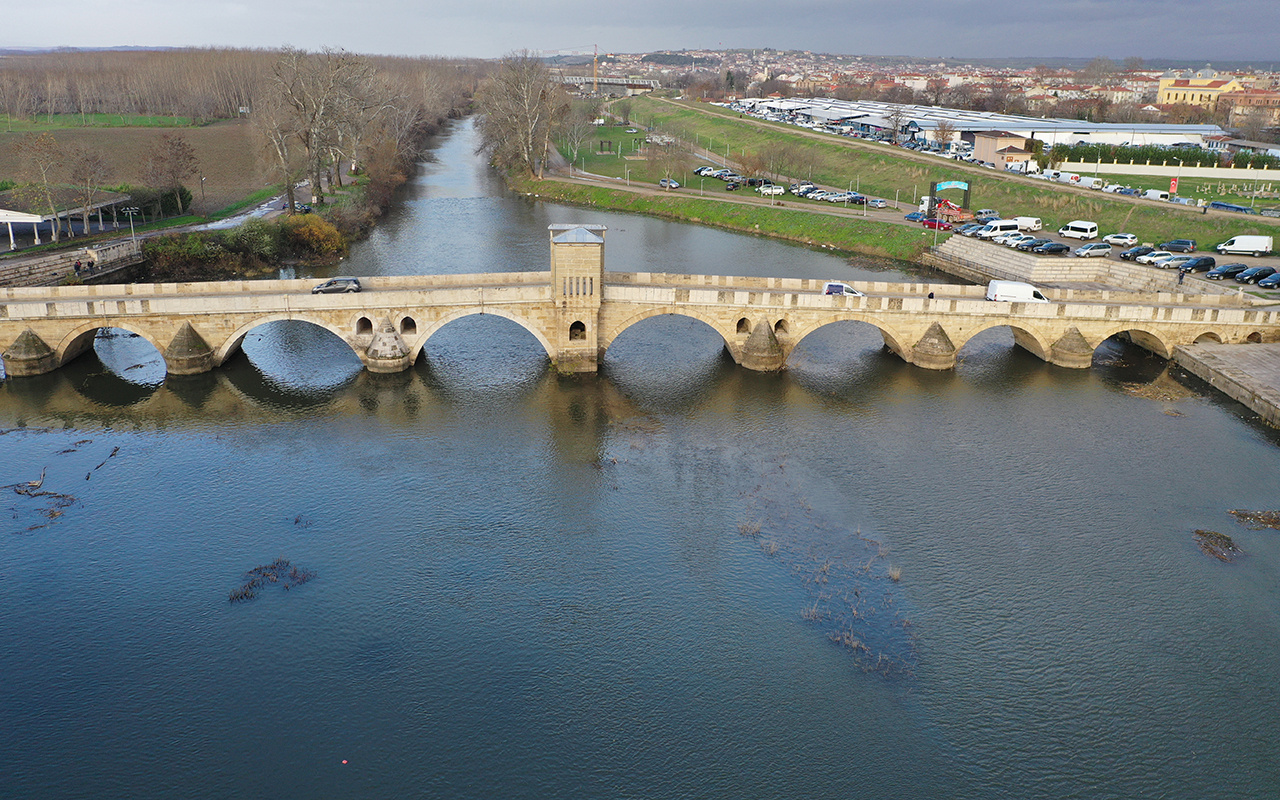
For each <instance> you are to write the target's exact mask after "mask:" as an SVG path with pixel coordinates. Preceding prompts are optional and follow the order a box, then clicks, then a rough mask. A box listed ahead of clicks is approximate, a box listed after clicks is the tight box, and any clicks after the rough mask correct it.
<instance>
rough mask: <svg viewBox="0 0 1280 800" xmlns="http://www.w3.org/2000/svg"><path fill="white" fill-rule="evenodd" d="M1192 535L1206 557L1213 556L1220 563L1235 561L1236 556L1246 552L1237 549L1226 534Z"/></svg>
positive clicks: (1199, 532)
mask: <svg viewBox="0 0 1280 800" xmlns="http://www.w3.org/2000/svg"><path fill="white" fill-rule="evenodd" d="M1192 535H1193V536H1195V539H1196V543H1197V544H1199V545H1200V549H1201V550H1203V551H1204V553H1205V555H1210V556H1213V557H1214V558H1216V559H1218V560H1220V561H1234V560H1235V557H1236V556H1238V555H1241V554H1242V553H1243V552H1244V551H1243V550H1241V549H1240V548H1239V547H1236V543H1235V542H1234V541H1232V540H1231V537H1230V536H1228V535H1226V534H1225V533H1218V532H1217V531H1196V532H1195V533H1194V534H1192Z"/></svg>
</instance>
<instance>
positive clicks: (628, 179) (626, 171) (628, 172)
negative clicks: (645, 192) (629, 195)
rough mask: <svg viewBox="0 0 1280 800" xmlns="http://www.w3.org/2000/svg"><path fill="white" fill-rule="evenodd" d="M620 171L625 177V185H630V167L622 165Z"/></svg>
mask: <svg viewBox="0 0 1280 800" xmlns="http://www.w3.org/2000/svg"><path fill="white" fill-rule="evenodd" d="M622 171H623V173H624V175H625V176H626V179H627V186H630V185H631V167H623V168H622Z"/></svg>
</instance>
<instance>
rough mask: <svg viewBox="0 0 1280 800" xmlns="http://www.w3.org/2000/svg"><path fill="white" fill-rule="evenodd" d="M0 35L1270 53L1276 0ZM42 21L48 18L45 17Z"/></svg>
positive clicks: (232, 8) (208, 41)
mask: <svg viewBox="0 0 1280 800" xmlns="http://www.w3.org/2000/svg"><path fill="white" fill-rule="evenodd" d="M9 5H11V6H14V7H10V8H9V9H8V10H6V11H5V13H4V19H5V21H6V25H5V30H4V31H3V32H0V46H11V47H12V46H63V45H65V46H80V47H98V46H112V45H140V46H203V45H214V46H238V47H276V46H279V45H281V44H285V43H288V44H292V45H295V46H298V47H307V48H315V47H319V46H322V45H331V46H337V47H345V48H346V49H348V50H353V51H357V52H363V53H396V54H408V55H448V56H478V57H494V56H499V55H502V54H503V53H506V52H509V51H512V50H517V49H531V50H567V49H574V50H589V49H590V48H591V46H592V45H593V44H595V45H599V47H600V50H601V52H638V51H645V50H652V49H682V48H688V49H696V48H721V47H723V48H753V47H775V48H783V49H803V50H813V51H818V52H828V53H850V54H869V55H877V54H880V55H918V56H959V57H973V58H982V57H1007V56H1021V57H1045V58H1048V57H1058V56H1071V57H1079V58H1092V57H1094V56H1107V57H1109V58H1112V59H1115V60H1117V61H1118V60H1121V59H1123V58H1125V57H1127V56H1141V57H1143V58H1177V59H1188V60H1206V61H1214V60H1219V61H1222V60H1233V61H1240V60H1244V61H1254V62H1257V63H1259V64H1260V65H1261V64H1266V63H1270V62H1272V61H1276V62H1280V38H1278V37H1277V36H1276V35H1275V32H1276V31H1280V3H1277V2H1275V0H1233V2H1227V1H1226V0H1201V1H1200V2H1195V1H1194V0H1063V2H1055V3H1053V4H1051V5H1037V4H1031V3H1027V2H1026V0H953V2H951V3H948V4H946V5H945V6H939V5H936V4H935V5H931V4H916V3H894V2H891V0H851V1H850V0H846V1H845V2H837V1H836V0H797V1H795V2H788V3H785V4H783V3H778V2H777V0H769V2H764V0H741V2H733V3H728V2H710V3H708V2H703V3H691V2H687V1H685V2H677V1H676V0H656V1H655V2H649V3H635V4H625V5H624V4H601V3H599V2H598V1H596V0H546V2H539V3H528V2H517V1H516V0H480V2H470V3H469V2H464V1H463V2H460V1H458V0H454V1H453V2H441V0H426V2H421V0H419V2H410V1H409V0H387V1H386V2H376V0H375V2H373V3H356V2H351V0H315V2H308V3H307V4H306V5H305V7H299V6H298V5H296V4H290V3H279V2H277V3H271V2H246V1H245V0H214V2H204V3H200V4H174V3H171V2H165V3H161V2H157V0H140V1H139V2H134V3H131V4H128V5H122V6H117V7H115V8H114V9H113V10H111V11H110V12H109V13H107V12H105V11H104V8H103V6H102V5H101V4H100V3H96V2H89V0H53V2H46V3H42V4H38V5H31V4H17V3H13V4H9ZM50 20H57V24H56V25H50V24H49V21H50Z"/></svg>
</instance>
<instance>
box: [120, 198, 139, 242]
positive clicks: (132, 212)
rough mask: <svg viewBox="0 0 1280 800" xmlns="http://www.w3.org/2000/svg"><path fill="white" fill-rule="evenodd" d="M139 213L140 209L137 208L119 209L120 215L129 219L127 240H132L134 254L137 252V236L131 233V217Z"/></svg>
mask: <svg viewBox="0 0 1280 800" xmlns="http://www.w3.org/2000/svg"><path fill="white" fill-rule="evenodd" d="M139 211H141V209H139V208H138V207H137V206H130V207H129V208H122V209H120V213H121V214H124V215H125V216H126V217H128V218H129V238H131V239H132V240H133V250H134V252H135V253H136V252H137V251H138V235H137V234H136V233H134V232H133V216H134V215H135V214H137V213H138V212H139Z"/></svg>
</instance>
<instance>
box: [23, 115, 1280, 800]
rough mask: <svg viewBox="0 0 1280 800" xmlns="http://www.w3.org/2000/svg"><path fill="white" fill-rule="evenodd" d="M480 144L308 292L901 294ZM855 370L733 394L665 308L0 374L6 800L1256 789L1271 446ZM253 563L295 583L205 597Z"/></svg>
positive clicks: (946, 377) (778, 379)
mask: <svg viewBox="0 0 1280 800" xmlns="http://www.w3.org/2000/svg"><path fill="white" fill-rule="evenodd" d="M474 143H475V137H474V131H473V130H472V128H471V126H470V125H469V124H465V123H464V124H461V125H459V126H457V127H456V128H455V129H454V130H453V131H452V132H451V133H449V134H448V135H447V136H445V137H443V139H442V141H441V142H440V143H439V146H438V147H437V148H436V149H435V151H434V158H433V160H431V161H429V162H428V163H426V164H424V166H423V169H422V171H421V173H420V174H419V175H418V176H417V177H416V178H415V179H414V181H413V182H412V184H411V185H410V186H409V187H407V189H406V191H405V196H404V198H403V199H404V203H403V205H402V206H401V207H400V208H399V209H398V210H397V211H396V212H394V213H393V214H392V215H391V216H390V217H389V219H388V220H387V221H386V223H385V224H383V225H382V226H380V227H379V228H378V230H377V231H376V232H375V234H374V235H373V237H372V238H371V239H370V240H369V241H368V242H367V243H364V244H362V245H360V246H359V247H358V248H357V249H356V251H355V252H354V253H353V254H352V256H351V257H350V259H349V261H348V263H347V264H346V265H345V266H343V267H342V268H341V271H349V272H354V273H356V274H411V273H417V272H473V271H476V272H478V271H492V270H500V269H511V270H525V269H541V268H545V266H546V259H547V239H546V236H547V234H546V225H547V224H549V223H552V222H602V223H604V224H606V225H608V226H609V233H608V240H607V241H608V243H607V250H606V262H607V264H608V266H609V268H611V269H617V270H643V269H658V268H661V269H665V270H670V271H693V272H711V273H730V274H750V275H769V274H787V275H796V276H801V277H832V278H838V279H858V278H865V277H872V276H878V277H883V276H886V275H887V276H888V277H889V278H890V279H899V278H902V277H904V276H903V275H902V274H901V273H899V272H895V271H893V268H892V267H885V266H878V265H874V264H864V265H850V264H848V263H846V262H845V261H844V260H842V259H839V258H836V257H834V256H831V255H829V254H825V253H821V252H815V251H813V250H807V249H803V248H796V247H790V246H786V245H781V244H777V243H774V242H770V241H767V240H763V239H757V238H754V237H747V236H737V235H731V234H727V233H722V232H717V231H710V230H705V229H701V228H696V227H691V226H683V225H677V224H673V223H664V222H657V221H653V220H647V219H643V218H639V217H634V216H627V215H619V214H612V213H602V212H596V211H592V210H584V209H572V208H566V207H562V206H556V205H550V204H545V203H539V202H535V201H529V200H525V199H519V198H513V197H510V196H508V195H507V194H506V193H504V191H503V190H502V188H501V185H500V184H499V183H498V182H497V181H496V180H495V179H494V178H493V176H492V175H490V174H489V173H488V171H487V170H486V169H485V168H484V165H483V163H482V160H481V159H480V158H478V157H477V156H475V154H474ZM886 270H888V272H886ZM931 277H932V276H931ZM880 345H881V342H880V338H879V335H878V334H877V333H876V332H875V331H874V330H872V329H871V328H870V327H869V326H865V325H858V324H853V323H849V324H847V325H843V324H842V325H834V326H830V327H829V328H825V329H823V330H821V331H819V332H818V333H816V334H814V335H813V336H812V337H810V338H809V339H807V340H806V341H805V342H803V343H802V344H801V346H800V348H799V349H798V350H797V352H796V354H795V356H794V357H793V361H792V363H791V369H790V370H789V371H788V372H786V373H784V374H780V375H761V374H755V373H750V372H747V371H744V370H741V369H739V368H737V367H736V366H735V365H734V364H733V363H732V361H731V360H729V359H728V358H727V356H725V354H724V353H723V350H722V348H721V343H720V342H719V341H718V340H717V338H716V336H715V334H714V333H712V332H711V331H710V330H709V329H707V328H705V327H702V326H701V324H700V323H696V322H692V321H689V320H685V319H682V318H676V317H661V318H655V319H652V320H648V321H647V322H645V323H643V324H641V325H638V326H636V327H634V328H632V329H630V330H629V331H628V332H627V333H626V334H624V335H623V336H622V337H620V338H619V340H618V341H617V342H616V343H615V345H614V346H613V347H612V348H611V349H610V351H609V353H608V355H607V357H606V360H605V366H604V369H603V371H602V373H601V374H600V375H599V376H598V377H589V378H577V379H560V378H557V377H555V376H554V375H553V374H551V373H550V371H549V370H548V368H547V363H546V359H545V356H544V355H543V354H542V353H541V351H540V348H539V347H538V345H537V343H536V342H535V341H534V340H533V338H532V337H531V336H530V335H529V334H527V333H526V332H525V331H524V330H523V329H521V328H519V326H517V325H515V324H514V323H511V322H509V321H507V320H503V319H499V318H493V317H483V318H479V317H477V318H469V319H464V320H459V321H458V322H455V323H452V324H451V325H449V326H447V327H446V328H444V329H442V330H441V331H440V332H439V334H437V336H435V337H433V338H432V340H431V342H429V343H428V346H427V348H426V353H425V357H424V358H422V359H420V361H419V364H418V365H417V366H416V367H415V368H414V369H413V370H411V371H409V372H407V373H405V374H402V375H393V376H374V375H369V374H366V373H364V372H362V371H361V370H360V365H359V362H358V361H357V360H356V359H355V357H354V356H353V355H352V354H351V353H350V351H349V349H348V348H347V347H346V345H345V344H343V343H341V342H339V341H338V340H337V339H336V338H334V337H332V336H331V335H330V334H328V333H326V332H324V331H321V330H319V329H316V328H312V327H309V326H306V325H304V324H287V323H273V324H270V325H267V326H264V327H262V328H260V329H259V330H257V331H255V332H254V333H253V334H251V335H250V336H249V337H248V338H247V339H246V341H245V345H244V354H243V355H241V356H239V357H237V358H235V359H234V360H232V361H231V362H229V363H228V364H227V365H226V366H224V367H223V368H221V369H219V370H215V371H214V372H213V373H210V374H208V375H204V376H196V377H193V378H182V379H179V378H173V379H168V380H165V378H164V375H163V369H162V367H161V365H160V362H159V357H158V355H157V354H156V353H155V352H154V351H153V350H151V349H150V347H149V346H148V345H145V344H144V343H143V342H142V340H141V339H138V338H135V337H131V336H129V335H128V334H127V333H124V332H119V331H113V332H111V334H110V335H109V336H104V337H103V338H100V339H99V340H98V342H97V344H96V347H95V352H94V353H90V354H87V355H86V357H84V358H82V359H80V360H78V361H77V362H75V363H73V364H72V365H69V366H68V367H66V368H64V369H62V370H59V371H57V372H55V373H53V374H51V375H48V376H43V377H40V378H26V379H10V380H6V381H5V382H4V383H3V384H0V484H12V483H15V482H26V481H32V480H36V479H37V478H39V476H40V475H41V471H42V470H46V472H45V474H44V482H43V484H41V488H40V489H39V490H34V494H35V496H28V495H22V494H17V493H15V492H13V490H12V489H6V490H4V494H3V504H4V506H3V507H4V524H5V529H4V530H3V531H2V532H0V676H2V677H0V753H3V756H2V758H3V764H2V766H0V796H4V797H15V798H19V797H22V798H28V797H30V798H35V797H39V798H102V797H130V798H172V797H189V798H226V797H233V796H241V797H259V796H264V795H266V794H268V793H271V794H277V795H286V796H296V797H341V798H385V797H392V796H404V797H448V798H470V797H475V798H492V797H513V798H545V797H602V798H620V797H636V798H640V797H643V798H687V797H753V798H793V797H903V798H917V797H919V798H938V797H948V798H974V799H975V800H977V799H978V798H992V797H1009V798H1061V797H1089V798H1133V797H1195V798H1270V797H1275V796H1277V795H1280V744H1278V742H1277V731H1280V688H1278V687H1280V588H1278V587H1280V574H1278V573H1280V532H1277V531H1270V530H1265V531H1252V530H1248V529H1246V528H1244V527H1242V526H1240V525H1239V524H1237V523H1236V522H1235V521H1234V519H1233V518H1232V517H1231V516H1230V515H1229V514H1228V513H1227V511H1228V509H1235V508H1245V509H1273V508H1275V507H1276V505H1277V498H1280V448H1278V447H1277V445H1280V436H1277V434H1276V433H1275V432H1274V431H1271V430H1269V429H1267V428H1265V427H1263V426H1262V425H1260V424H1259V423H1258V422H1257V421H1256V420H1255V419H1254V418H1252V417H1251V415H1250V414H1249V413H1248V412H1247V411H1246V410H1245V409H1243V408H1242V407H1240V406H1238V405H1236V404H1234V403H1232V402H1230V401H1227V400H1225V399H1223V398H1222V397H1220V396H1218V395H1214V394H1211V393H1209V392H1207V391H1204V392H1202V391H1199V390H1198V389H1195V387H1193V391H1190V392H1183V393H1182V394H1185V396H1182V397H1181V398H1180V399H1172V398H1174V397H1177V396H1178V394H1179V388H1180V384H1178V383H1177V382H1175V381H1173V380H1172V379H1171V378H1170V376H1169V375H1168V374H1167V370H1166V365H1165V364H1164V362H1162V361H1160V360H1159V359H1156V358H1154V357H1152V356H1149V355H1147V354H1146V353H1145V352H1144V351H1141V350H1138V349H1134V348H1132V347H1128V346H1126V345H1123V344H1121V343H1115V344H1110V343H1109V344H1107V345H1106V346H1104V348H1102V350H1101V351H1100V352H1099V354H1098V357H1097V359H1096V363H1095V365H1094V367H1093V368H1092V369H1090V370H1083V371H1074V370H1065V369H1059V368H1055V367H1052V366H1049V365H1046V364H1044V363H1043V362H1040V361H1038V360H1037V359H1035V358H1034V357H1033V356H1031V355H1029V354H1026V353H1024V352H1021V351H1019V350H1017V349H1016V348H1014V347H1013V346H1012V336H1011V335H1009V334H1008V332H1007V331H1003V332H1001V331H993V332H988V333H987V334H984V335H982V336H980V337H978V338H977V339H975V340H974V341H972V342H970V343H969V344H968V345H966V347H965V348H964V349H963V350H962V351H961V361H960V363H959V365H958V366H957V367H956V369H955V370H954V371H949V372H930V371H926V370H921V369H917V368H914V367H911V366H908V365H906V364H903V363H902V362H901V361H899V360H898V359H897V358H896V357H895V356H893V355H891V354H888V353H886V352H884V350H883V349H882V348H881V346H880ZM1150 382H1155V383H1156V384H1157V385H1161V386H1165V387H1166V388H1168V389H1170V390H1171V391H1172V394H1171V395H1170V396H1169V398H1167V399H1161V400H1155V399H1146V398H1143V397H1138V396H1133V395H1132V394H1130V393H1128V392H1126V391H1125V389H1126V387H1127V386H1128V385H1129V384H1133V383H1150ZM39 492H48V493H49V494H39ZM1196 529H1213V530H1218V531H1222V532H1225V533H1228V534H1230V535H1231V536H1233V537H1234V538H1235V540H1236V542H1237V543H1238V544H1239V545H1240V546H1241V548H1242V549H1243V550H1244V551H1245V555H1244V556H1243V557H1241V558H1240V559H1239V560H1237V561H1236V562H1234V563H1231V564H1225V563H1222V562H1219V561H1216V560H1214V559H1211V558H1209V557H1207V556H1206V555H1204V554H1203V553H1201V552H1200V551H1199V549H1198V548H1197V546H1196V544H1195V542H1194V541H1193V539H1192V531H1194V530H1196ZM275 559H286V560H288V561H289V562H290V564H291V566H292V567H294V568H297V569H299V570H304V571H307V572H309V573H312V574H313V575H314V577H313V578H312V579H311V580H309V581H307V582H305V583H301V584H297V583H296V579H294V580H291V579H290V578H289V577H287V576H284V575H282V577H280V579H279V580H278V581H277V582H275V583H272V582H270V581H264V582H263V585H261V586H260V587H258V590H257V595H256V597H255V598H254V599H252V600H249V601H247V602H239V603H231V602H229V600H228V598H229V596H230V595H231V593H232V592H234V591H236V590H237V589H238V588H239V587H241V586H242V584H244V583H245V581H246V579H247V577H248V576H247V573H249V571H250V570H253V569H254V568H256V567H260V566H264V565H269V564H271V563H272V562H273V561H274V560H275ZM895 578H896V579H895ZM286 584H289V585H290V586H291V588H288V589H286V588H285V585H286Z"/></svg>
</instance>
